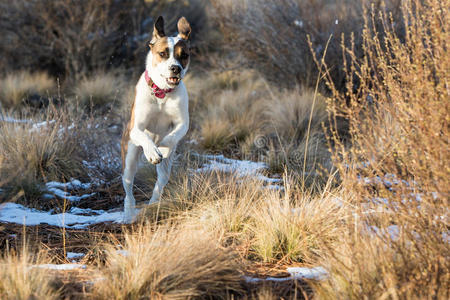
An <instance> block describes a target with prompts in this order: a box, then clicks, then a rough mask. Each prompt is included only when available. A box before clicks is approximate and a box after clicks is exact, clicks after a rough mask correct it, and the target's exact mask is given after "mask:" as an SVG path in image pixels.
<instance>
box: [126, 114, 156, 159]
mask: <svg viewBox="0 0 450 300" xmlns="http://www.w3.org/2000/svg"><path fill="white" fill-rule="evenodd" d="M130 139H131V141H132V142H133V143H134V144H135V145H137V146H141V147H142V150H143V151H144V155H145V158H147V160H148V161H149V162H151V163H152V164H159V163H160V162H161V160H162V159H163V155H162V153H161V151H159V149H158V147H157V146H156V145H155V143H154V142H153V140H152V138H151V137H150V136H149V134H148V133H146V132H145V131H144V126H139V123H138V124H137V125H136V126H135V127H134V128H133V129H132V130H131V132H130Z"/></svg>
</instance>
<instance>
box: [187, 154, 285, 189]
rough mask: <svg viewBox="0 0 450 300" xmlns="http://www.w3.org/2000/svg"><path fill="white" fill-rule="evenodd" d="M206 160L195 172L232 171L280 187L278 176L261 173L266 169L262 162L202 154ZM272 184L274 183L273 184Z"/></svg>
mask: <svg viewBox="0 0 450 300" xmlns="http://www.w3.org/2000/svg"><path fill="white" fill-rule="evenodd" d="M203 157H204V158H206V159H207V160H208V162H206V163H204V164H203V165H202V167H200V168H199V169H197V170H196V172H200V173H202V172H214V171H219V172H226V173H233V174H235V175H236V176H237V177H239V178H242V177H254V178H256V179H258V180H261V181H263V182H265V183H267V184H268V185H269V187H270V188H277V189H278V188H281V187H280V186H278V185H277V183H280V182H281V181H282V180H281V179H280V178H270V177H267V176H265V175H264V174H263V171H264V170H266V169H267V165H266V164H265V163H263V162H254V161H249V160H238V159H231V158H226V157H224V156H223V155H204V156H203ZM273 184H274V185H273Z"/></svg>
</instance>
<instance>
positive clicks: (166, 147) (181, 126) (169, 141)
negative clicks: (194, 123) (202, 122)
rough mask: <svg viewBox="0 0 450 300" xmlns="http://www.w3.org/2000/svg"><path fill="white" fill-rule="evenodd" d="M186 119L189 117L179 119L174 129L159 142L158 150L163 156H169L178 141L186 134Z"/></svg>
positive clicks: (187, 125)
mask: <svg viewBox="0 0 450 300" xmlns="http://www.w3.org/2000/svg"><path fill="white" fill-rule="evenodd" d="M188 121H189V119H187V118H186V119H184V118H182V119H181V120H179V122H178V123H177V124H176V125H175V127H174V129H173V130H172V131H171V132H170V133H169V134H168V135H166V136H165V137H164V138H163V139H162V141H161V143H159V150H160V152H161V153H162V154H163V157H164V158H168V157H170V155H171V154H172V152H174V151H175V149H176V147H177V145H178V142H179V141H180V140H181V139H182V138H183V137H184V136H185V135H186V133H187V131H188V129H189V123H188Z"/></svg>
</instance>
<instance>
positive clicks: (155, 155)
mask: <svg viewBox="0 0 450 300" xmlns="http://www.w3.org/2000/svg"><path fill="white" fill-rule="evenodd" d="M148 148H149V149H148V150H147V151H145V152H144V155H145V158H146V159H147V160H148V161H149V162H150V163H152V164H154V165H157V164H159V163H160V162H161V161H162V159H163V155H162V153H161V152H160V151H159V149H158V147H156V146H150V147H148Z"/></svg>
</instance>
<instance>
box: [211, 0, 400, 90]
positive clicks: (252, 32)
mask: <svg viewBox="0 0 450 300" xmlns="http://www.w3.org/2000/svg"><path fill="white" fill-rule="evenodd" d="M212 3H213V6H214V8H215V14H214V16H215V18H216V20H217V22H218V23H219V24H220V28H221V30H222V33H223V34H224V36H225V38H226V41H227V44H225V45H224V46H226V45H228V51H231V52H232V51H235V50H236V49H239V52H240V53H241V54H242V55H243V56H244V63H246V65H247V66H249V67H251V68H254V69H257V70H259V71H260V73H261V75H262V76H265V77H266V78H268V79H269V80H270V81H273V82H275V83H277V84H278V85H280V86H283V87H292V86H295V85H296V84H303V85H305V86H309V85H312V84H313V83H314V82H315V78H316V76H317V69H316V67H315V64H314V62H313V57H312V56H311V51H310V48H309V46H308V43H307V35H311V37H312V39H313V51H314V52H315V53H316V54H317V55H318V56H322V53H323V51H324V48H325V45H326V43H327V40H328V39H329V37H330V35H331V34H333V35H334V36H335V37H339V36H340V35H341V34H344V33H345V34H347V35H349V34H350V33H351V32H359V30H360V29H361V28H362V25H363V19H362V10H363V5H362V2H361V1H355V0H349V1H328V0H320V1H312V0H311V1H303V0H282V1H278V0H271V1H265V0H258V1H253V2H252V3H251V4H250V3H248V2H245V1H239V0H227V1H219V0H217V1H212ZM375 3H376V5H377V6H381V5H382V3H383V2H382V1H375ZM399 3H400V1H397V0H393V1H388V2H387V4H388V5H386V6H384V8H385V9H386V10H391V11H393V12H394V16H396V15H397V12H398V8H399ZM355 40H356V44H358V42H359V40H360V37H359V36H358V35H356V36H355ZM339 46H340V45H339V40H338V39H336V38H334V39H332V41H331V43H330V45H329V47H328V51H327V53H328V55H327V61H328V64H329V65H330V66H332V67H333V69H331V70H330V72H332V74H333V80H334V82H336V83H337V85H338V87H339V86H342V84H343V83H344V82H343V79H344V75H343V73H342V72H341V70H340V69H339V68H338V67H337V66H339V65H341V64H342V58H341V50H340V47H339ZM359 53H360V52H358V53H356V54H357V55H358V54H359Z"/></svg>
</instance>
